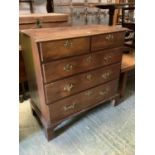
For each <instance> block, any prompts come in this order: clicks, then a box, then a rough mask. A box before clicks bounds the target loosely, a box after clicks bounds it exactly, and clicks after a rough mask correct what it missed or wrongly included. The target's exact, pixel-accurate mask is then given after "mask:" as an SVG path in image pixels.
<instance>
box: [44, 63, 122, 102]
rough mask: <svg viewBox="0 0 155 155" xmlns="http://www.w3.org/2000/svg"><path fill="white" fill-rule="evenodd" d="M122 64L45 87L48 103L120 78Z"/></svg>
mask: <svg viewBox="0 0 155 155" xmlns="http://www.w3.org/2000/svg"><path fill="white" fill-rule="evenodd" d="M119 73H120V63H118V64H115V65H110V66H108V67H106V68H105V67H104V68H100V69H97V70H93V71H90V72H87V73H83V74H79V75H75V76H72V77H70V78H66V79H63V80H59V81H56V82H52V83H50V84H47V85H45V94H46V103H47V104H50V103H52V102H54V101H57V100H60V99H62V98H64V97H67V96H70V95H73V94H75V93H78V92H80V91H83V90H86V89H89V88H91V87H94V86H96V85H99V84H102V83H104V82H107V81H110V80H112V79H116V78H118V77H119Z"/></svg>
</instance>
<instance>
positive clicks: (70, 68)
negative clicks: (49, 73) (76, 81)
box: [64, 64, 73, 72]
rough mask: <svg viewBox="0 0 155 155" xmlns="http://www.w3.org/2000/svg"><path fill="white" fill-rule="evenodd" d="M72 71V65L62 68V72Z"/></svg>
mask: <svg viewBox="0 0 155 155" xmlns="http://www.w3.org/2000/svg"><path fill="white" fill-rule="evenodd" d="M72 69H73V65H71V64H67V65H65V66H64V71H67V72H69V71H71V70H72Z"/></svg>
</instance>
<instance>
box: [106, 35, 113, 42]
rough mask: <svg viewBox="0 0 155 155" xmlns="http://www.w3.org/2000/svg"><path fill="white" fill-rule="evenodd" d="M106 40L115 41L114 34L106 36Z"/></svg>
mask: <svg viewBox="0 0 155 155" xmlns="http://www.w3.org/2000/svg"><path fill="white" fill-rule="evenodd" d="M105 39H106V40H108V41H112V40H113V39H114V36H113V35H112V34H108V35H106V37H105Z"/></svg>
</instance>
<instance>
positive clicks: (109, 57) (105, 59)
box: [103, 55, 112, 63]
mask: <svg viewBox="0 0 155 155" xmlns="http://www.w3.org/2000/svg"><path fill="white" fill-rule="evenodd" d="M111 58H112V56H111V55H106V56H104V58H103V59H104V61H105V62H106V63H107V62H108V61H110V59H111Z"/></svg>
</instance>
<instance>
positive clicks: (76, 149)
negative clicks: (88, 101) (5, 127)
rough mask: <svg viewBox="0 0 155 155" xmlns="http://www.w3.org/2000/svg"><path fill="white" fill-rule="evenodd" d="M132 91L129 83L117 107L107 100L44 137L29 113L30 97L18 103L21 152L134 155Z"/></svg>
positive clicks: (29, 154)
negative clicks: (49, 136) (50, 137)
mask: <svg viewBox="0 0 155 155" xmlns="http://www.w3.org/2000/svg"><path fill="white" fill-rule="evenodd" d="M134 103H135V95H134V84H133V83H132V82H131V83H129V85H128V87H127V90H126V95H125V97H124V98H123V100H122V101H121V104H119V105H118V106H116V107H112V106H111V105H110V104H109V102H107V103H106V104H103V105H101V106H99V107H96V108H95V109H93V110H91V111H89V112H87V113H85V114H83V115H81V116H79V117H75V118H73V119H70V120H68V121H66V122H64V123H63V124H62V125H61V128H60V130H58V131H60V134H59V136H57V137H56V138H55V139H53V140H51V141H49V142H48V141H47V140H46V138H45V135H44V132H43V128H42V127H41V126H40V125H39V123H38V122H37V120H36V119H35V118H34V117H33V116H32V114H31V111H30V104H29V100H27V101H25V102H23V103H20V105H19V112H20V114H19V116H20V121H19V123H20V124H19V129H20V130H19V131H20V137H19V153H20V155H134V151H135V141H134V134H135V132H134V131H135V120H134V119H135V112H134V110H135V106H134Z"/></svg>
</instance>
